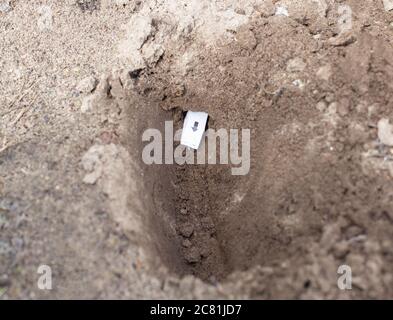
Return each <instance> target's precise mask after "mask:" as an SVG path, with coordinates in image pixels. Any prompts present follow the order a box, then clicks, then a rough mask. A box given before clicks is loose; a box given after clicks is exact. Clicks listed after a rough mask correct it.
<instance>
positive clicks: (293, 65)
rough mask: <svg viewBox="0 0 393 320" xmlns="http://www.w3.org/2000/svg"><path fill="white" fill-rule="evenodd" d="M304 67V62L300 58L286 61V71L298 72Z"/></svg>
mask: <svg viewBox="0 0 393 320" xmlns="http://www.w3.org/2000/svg"><path fill="white" fill-rule="evenodd" d="M305 68H306V63H305V62H304V61H303V59H301V58H294V59H291V60H289V61H288V64H287V71H288V72H299V71H303V70H304V69H305Z"/></svg>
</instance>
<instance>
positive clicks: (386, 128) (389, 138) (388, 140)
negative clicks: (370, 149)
mask: <svg viewBox="0 0 393 320" xmlns="http://www.w3.org/2000/svg"><path fill="white" fill-rule="evenodd" d="M378 138H379V140H380V141H381V142H382V143H383V144H384V145H386V146H389V147H393V126H392V125H391V124H390V123H389V119H381V120H379V121H378Z"/></svg>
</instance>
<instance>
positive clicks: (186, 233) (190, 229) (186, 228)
mask: <svg viewBox="0 0 393 320" xmlns="http://www.w3.org/2000/svg"><path fill="white" fill-rule="evenodd" d="M179 233H180V235H182V236H183V237H185V238H189V237H191V236H192V234H193V233H194V226H193V225H192V224H191V223H184V224H182V225H181V226H180V227H179Z"/></svg>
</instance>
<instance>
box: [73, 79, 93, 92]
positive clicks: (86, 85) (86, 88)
mask: <svg viewBox="0 0 393 320" xmlns="http://www.w3.org/2000/svg"><path fill="white" fill-rule="evenodd" d="M97 84H98V80H97V79H96V78H94V77H93V76H89V77H86V78H84V79H83V80H81V81H80V82H79V83H78V85H77V87H76V89H77V90H78V91H79V92H81V93H91V92H93V90H94V89H95V88H96V87H97Z"/></svg>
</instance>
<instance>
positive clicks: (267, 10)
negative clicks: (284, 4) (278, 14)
mask: <svg viewBox="0 0 393 320" xmlns="http://www.w3.org/2000/svg"><path fill="white" fill-rule="evenodd" d="M255 9H256V10H257V11H258V12H260V13H261V15H262V17H270V16H272V15H274V13H275V11H276V8H275V6H274V4H273V1H272V0H265V1H263V2H262V3H260V4H258V5H256V8H255Z"/></svg>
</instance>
